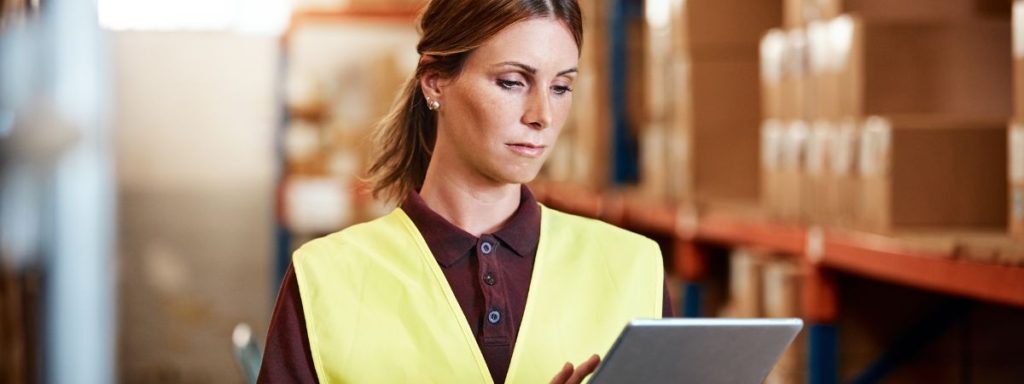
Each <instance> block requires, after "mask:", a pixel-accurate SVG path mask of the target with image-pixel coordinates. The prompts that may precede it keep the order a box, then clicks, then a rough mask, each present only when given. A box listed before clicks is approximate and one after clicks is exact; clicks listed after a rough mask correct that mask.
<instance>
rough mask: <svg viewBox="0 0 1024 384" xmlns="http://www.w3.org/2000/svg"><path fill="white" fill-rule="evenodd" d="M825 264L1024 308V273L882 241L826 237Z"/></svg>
mask: <svg viewBox="0 0 1024 384" xmlns="http://www.w3.org/2000/svg"><path fill="white" fill-rule="evenodd" d="M820 265H823V266H827V267H830V268H834V269H838V270H842V271H846V272H851V273H855V274H858V275H861V276H865V277H869V278H873V279H876V280H882V281H889V282H893V283H897V284H902V285H906V286H911V287H917V288H922V289H927V290H932V291H936V292H942V293H946V294H951V295H957V296H966V297H971V298H975V299H979V300H985V301H991V302H996V303H1002V304H1009V305H1014V306H1018V307H1024V268H1021V267H1011V266H1003V265H996V264H985V263H979V262H973V261H967V260H957V259H952V258H950V256H948V255H941V254H928V253H926V252H921V251H916V250H910V249H907V248H906V247H904V246H902V245H900V243H899V241H897V240H894V239H891V238H885V237H882V236H870V237H854V236H850V235H835V234H826V236H825V240H824V255H823V256H822V259H821V260H820Z"/></svg>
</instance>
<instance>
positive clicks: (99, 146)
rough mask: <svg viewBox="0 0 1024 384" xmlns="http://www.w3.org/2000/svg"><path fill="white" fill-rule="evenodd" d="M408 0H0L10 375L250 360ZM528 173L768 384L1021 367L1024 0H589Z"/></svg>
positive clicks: (391, 59)
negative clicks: (550, 142)
mask: <svg viewBox="0 0 1024 384" xmlns="http://www.w3.org/2000/svg"><path fill="white" fill-rule="evenodd" d="M424 4H425V2H424V1H423V0H376V1H374V0H246V1H240V0H204V1H196V0H177V1H169V0H131V1H129V0H98V1H89V0H80V1H71V0H0V383H110V382H128V383H136V382H138V383H223V382H251V381H252V380H254V376H253V375H254V372H255V371H257V370H258V367H259V359H260V352H259V351H260V350H261V349H262V344H263V340H264V337H265V335H266V330H267V326H268V325H269V320H270V315H271V312H272V310H273V304H274V299H275V297H276V294H277V289H278V287H279V283H280V278H281V276H282V275H283V273H284V270H285V268H286V267H287V264H288V262H289V260H290V254H291V251H292V250H294V249H295V248H296V247H297V246H298V245H301V244H302V243H303V242H305V241H308V240H310V239H312V238H315V237H317V236H321V235H324V234H327V233H331V232H334V231H337V230H339V229H342V228H344V227H347V226H349V225H352V224H354V223H358V222H362V221H366V220H370V219H372V218H374V217H377V216H380V215H382V214H384V213H386V212H388V211H389V210H390V209H392V207H389V206H387V205H384V204H381V203H379V202H377V201H374V199H373V198H371V197H370V196H369V195H368V194H367V191H366V188H365V184H364V183H363V182H362V181H361V176H362V175H363V171H364V169H365V167H366V165H367V164H366V161H367V158H368V153H369V151H371V150H372V148H370V147H369V144H368V135H369V132H370V131H371V129H372V128H373V125H374V123H375V122H376V121H377V120H379V119H380V118H381V117H382V116H383V115H384V113H385V112H386V111H387V110H388V108H389V106H390V104H391V101H392V100H393V98H394V97H395V95H396V94H397V92H398V89H399V88H400V86H401V84H403V82H405V81H406V80H407V79H408V76H409V75H410V74H411V73H412V71H413V70H414V68H415V65H416V62H417V60H418V56H417V54H416V52H415V45H416V42H417V39H418V35H417V31H416V28H415V19H416V16H417V12H418V11H419V10H420V9H421V8H422V6H423V5H424ZM581 6H582V8H583V12H584V19H585V38H584V39H585V43H584V45H585V46H584V49H583V51H582V56H581V60H580V61H581V62H580V74H579V78H578V80H577V83H576V87H575V92H574V105H573V108H574V112H573V115H572V117H571V119H570V121H569V122H568V123H567V126H566V127H565V130H564V131H563V134H562V137H561V139H560V142H559V143H558V146H557V147H556V148H554V152H553V153H552V155H551V158H550V160H549V161H548V163H547V165H546V166H545V168H544V169H543V171H542V175H541V176H540V177H539V178H538V180H537V181H535V182H534V183H532V184H531V189H532V190H533V191H534V192H535V194H536V195H537V196H538V198H539V199H540V200H541V201H542V202H544V203H545V204H547V205H549V206H552V207H554V208H558V209H561V210H565V211H569V212H572V213H576V214H580V215H584V216H589V217H594V218H598V219H601V220H605V221H608V222H611V223H614V224H617V225H620V226H623V227H626V228H629V229H631V230H634V231H637V232H640V233H643V234H645V235H648V236H650V237H652V238H655V239H657V240H658V241H659V242H660V243H661V244H662V248H663V254H664V255H665V266H666V269H667V271H668V276H669V277H668V279H669V282H670V283H669V289H670V294H671V296H672V300H673V302H674V303H675V308H674V310H675V312H676V315H678V316H690V317H695V316H710V317H801V318H803V319H804V320H805V321H806V323H807V327H806V328H805V330H804V332H803V333H802V334H801V336H800V337H799V338H798V339H797V341H796V342H795V344H794V345H793V346H792V347H791V348H790V349H789V350H788V351H787V352H786V353H785V355H784V356H783V357H782V359H781V360H780V361H779V363H778V364H777V366H776V367H775V369H774V371H773V372H772V374H771V375H770V376H769V379H768V382H770V383H804V382H807V383H835V382H854V383H874V382H895V383H972V382H978V383H1021V382H1024V364H1022V362H1024V327H1021V324H1024V0H1018V1H1013V0H586V1H583V2H582V4H581Z"/></svg>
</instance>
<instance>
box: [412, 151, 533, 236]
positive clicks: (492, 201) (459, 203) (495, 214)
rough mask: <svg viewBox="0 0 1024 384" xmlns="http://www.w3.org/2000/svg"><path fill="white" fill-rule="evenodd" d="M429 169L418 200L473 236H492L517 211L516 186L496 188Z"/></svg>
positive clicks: (518, 196) (467, 178) (490, 183)
mask: <svg viewBox="0 0 1024 384" xmlns="http://www.w3.org/2000/svg"><path fill="white" fill-rule="evenodd" d="M432 168H433V167H429V168H428V169H427V174H426V177H425V178H424V180H423V187H422V188H421V189H420V197H422V198H423V201H424V202H426V204H427V206H428V207H430V209H431V210H433V211H434V212H436V213H437V214H439V215H441V217H444V218H445V219H446V220H448V221H449V222H450V223H452V224H454V225H455V226H456V227H459V228H461V229H462V230H464V231H466V232H468V233H470V234H472V235H473V236H477V237H479V236H480V235H482V234H485V233H494V232H495V231H497V230H498V229H500V228H501V226H502V225H504V224H505V222H506V221H508V219H509V218H510V217H512V214H514V213H515V211H516V209H517V208H518V207H519V201H520V198H521V196H520V195H521V186H520V185H519V184H498V183H495V182H493V181H490V180H484V178H483V177H480V178H478V179H477V180H472V179H473V178H471V177H458V176H457V175H458V173H455V172H439V171H438V170H437V169H432Z"/></svg>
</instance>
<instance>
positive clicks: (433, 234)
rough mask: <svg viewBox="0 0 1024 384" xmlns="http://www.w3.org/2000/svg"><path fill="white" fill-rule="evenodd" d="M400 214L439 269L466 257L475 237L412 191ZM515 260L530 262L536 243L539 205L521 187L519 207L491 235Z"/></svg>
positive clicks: (474, 241) (474, 244)
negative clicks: (422, 240)
mask: <svg viewBox="0 0 1024 384" xmlns="http://www.w3.org/2000/svg"><path fill="white" fill-rule="evenodd" d="M402 210H403V211H404V212H405V214H406V215H408V216H409V219H410V220H412V222H413V224H414V225H416V229H417V230H419V231H420V234H421V235H422V236H423V239H424V240H425V241H426V242H427V246H428V247H429V248H430V251H431V252H432V253H433V254H434V258H436V259H437V261H438V263H439V264H441V266H442V267H449V266H451V265H454V264H455V263H457V262H458V261H459V260H461V259H462V258H463V257H466V256H467V255H469V254H470V250H472V249H473V248H474V247H475V246H476V244H477V241H478V239H477V237H476V236H473V235H472V234H470V233H468V232H466V231H464V230H462V228H459V227H457V226H455V225H454V224H452V223H451V222H449V221H448V220H447V219H445V218H444V217H442V216H441V215H439V214H438V213H437V212H434V211H433V210H432V209H430V207H428V206H427V203H426V202H425V201H423V198H422V197H421V196H420V194H419V193H417V192H416V191H410V192H409V195H408V196H406V198H405V200H404V201H403V202H402ZM492 235H493V236H494V237H495V238H497V239H498V240H499V241H500V242H501V243H502V245H504V246H505V247H507V248H509V249H510V250H512V252H513V253H514V254H516V255H517V256H519V257H529V258H533V256H534V255H535V254H536V251H537V243H538V241H539V239H540V205H538V203H537V200H536V198H535V197H534V196H533V194H532V193H531V192H530V190H529V189H528V188H527V187H526V186H525V185H523V186H522V190H521V194H520V199H519V207H517V208H516V211H515V212H514V213H513V214H512V216H511V217H509V219H508V221H506V222H505V225H503V226H502V227H501V228H500V229H499V230H498V231H496V232H494V233H493V234H492Z"/></svg>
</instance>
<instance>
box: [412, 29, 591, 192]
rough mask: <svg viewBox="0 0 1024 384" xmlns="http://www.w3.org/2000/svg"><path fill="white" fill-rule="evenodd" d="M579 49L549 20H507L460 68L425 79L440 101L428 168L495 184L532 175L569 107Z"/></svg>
mask: <svg viewBox="0 0 1024 384" xmlns="http://www.w3.org/2000/svg"><path fill="white" fill-rule="evenodd" d="M578 57H579V48H578V47H577V46H576V42H575V40H574V39H573V37H572V34H571V33H570V32H569V29H568V28H567V27H566V26H565V25H564V24H563V23H562V22H560V21H558V20H556V19H554V18H537V19H529V20H526V21H522V22H518V23H516V24H513V25H510V26H508V27H507V28H505V29H504V30H502V31H501V32H499V33H498V34H496V35H494V36H493V37H492V38H491V39H489V40H488V41H487V42H486V43H484V44H483V45H482V46H481V47H479V48H478V49H476V50H475V51H474V52H473V53H471V54H470V55H469V57H468V58H467V59H466V63H465V66H464V67H463V69H462V72H461V73H460V74H459V75H458V76H456V77H454V78H451V79H438V80H437V83H436V87H434V88H431V87H429V84H428V83H429V81H425V82H424V85H425V86H424V88H425V89H424V92H425V95H427V96H428V97H432V98H436V99H439V101H440V103H441V108H440V109H439V110H438V112H437V113H438V134H437V142H436V143H435V146H434V154H433V157H432V158H431V167H435V166H438V167H441V168H440V170H442V171H443V172H445V174H448V175H450V176H453V175H452V174H451V172H457V173H461V174H462V176H469V177H483V178H484V181H485V182H494V183H499V184H509V183H516V184H518V183H526V182H529V181H531V180H533V178H534V177H536V176H537V173H538V172H539V171H540V168H541V166H542V165H543V164H544V160H545V159H547V157H548V155H550V153H551V149H552V147H553V146H554V145H555V141H556V140H557V139H558V134H559V133H560V132H561V130H562V126H563V125H564V124H565V120H566V118H567V117H568V115H569V109H570V107H571V106H572V87H573V81H574V80H575V78H576V66H577V64H578V61H579V59H578Z"/></svg>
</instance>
